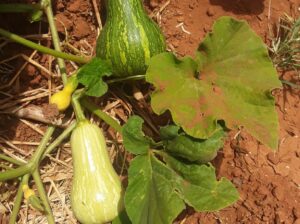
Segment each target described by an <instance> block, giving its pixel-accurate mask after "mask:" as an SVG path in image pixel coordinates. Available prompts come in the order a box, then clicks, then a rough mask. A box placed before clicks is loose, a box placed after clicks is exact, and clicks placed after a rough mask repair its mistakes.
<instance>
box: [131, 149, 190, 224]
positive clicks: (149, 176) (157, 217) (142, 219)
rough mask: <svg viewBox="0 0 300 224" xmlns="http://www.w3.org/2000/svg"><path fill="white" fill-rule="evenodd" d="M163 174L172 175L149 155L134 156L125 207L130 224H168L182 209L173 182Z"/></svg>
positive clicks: (182, 205)
mask: <svg viewBox="0 0 300 224" xmlns="http://www.w3.org/2000/svg"><path fill="white" fill-rule="evenodd" d="M153 168H156V169H158V170H159V171H158V172H157V171H154V170H153ZM164 172H167V173H169V174H170V172H171V171H170V170H169V169H168V168H167V167H166V166H165V165H164V164H162V163H161V162H160V161H158V160H157V159H156V158H155V157H153V156H151V155H150V154H148V155H140V156H137V157H136V158H135V159H134V160H133V161H132V162H131V165H130V168H129V174H128V179H129V185H128V187H127V189H126V193H125V206H126V211H127V213H128V216H129V218H130V219H131V221H132V223H133V224H141V223H142V224H153V223H155V224H170V223H172V221H173V220H174V219H175V218H176V217H177V216H178V214H179V213H180V212H181V211H182V210H183V209H184V207H185V205H184V203H183V201H182V199H181V198H180V197H179V196H178V194H177V193H176V191H175V188H174V186H173V185H172V182H170V181H169V180H168V179H166V178H165V176H164V175H162V173H164Z"/></svg>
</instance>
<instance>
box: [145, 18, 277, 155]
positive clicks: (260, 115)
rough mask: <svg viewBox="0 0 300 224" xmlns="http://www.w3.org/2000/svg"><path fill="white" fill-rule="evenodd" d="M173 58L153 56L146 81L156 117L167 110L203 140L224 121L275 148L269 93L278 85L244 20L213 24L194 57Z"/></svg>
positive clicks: (260, 44) (262, 48) (274, 119)
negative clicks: (149, 86) (152, 89)
mask: <svg viewBox="0 0 300 224" xmlns="http://www.w3.org/2000/svg"><path fill="white" fill-rule="evenodd" d="M196 55H197V56H196V59H195V60H193V59H192V58H189V57H186V58H183V59H182V60H179V59H177V58H176V57H175V56H174V55H173V54H171V53H162V54H159V55H156V56H154V57H152V58H151V60H150V62H149V68H148V70H147V73H146V80H147V81H148V82H150V83H152V84H153V85H154V86H155V87H156V90H155V92H154V93H153V94H152V96H151V106H152V108H153V110H154V112H155V113H157V114H162V113H164V112H165V111H166V110H170V112H171V114H172V117H173V120H174V122H175V123H176V124H177V125H178V126H181V127H182V128H183V129H184V131H185V132H186V133H187V134H189V135H191V136H193V137H195V138H201V139H205V138H208V137H210V136H211V135H213V134H214V133H215V131H216V129H217V128H218V125H217V121H218V120H224V121H225V123H226V126H227V127H228V128H230V129H235V128H238V127H239V126H243V127H244V128H245V129H246V130H247V131H248V132H249V133H250V134H252V135H253V136H254V137H256V138H257V139H258V140H259V141H261V142H262V143H264V144H266V145H267V146H269V147H270V148H272V149H277V145H278V132H279V125H278V118H277V113H276V110H275V107H274V104H275V103H274V98H273V97H272V96H271V94H270V92H271V90H272V89H274V88H279V87H281V83H280V81H279V80H278V77H277V73H276V70H275V69H274V67H273V65H272V62H271V60H270V59H269V57H268V51H267V48H266V46H265V45H264V43H263V42H262V40H261V39H260V38H259V37H258V36H257V35H256V34H255V33H254V32H253V31H252V30H251V28H250V27H249V25H248V24H247V23H246V22H244V21H237V20H234V19H232V18H230V17H223V18H221V19H219V20H217V21H216V23H215V25H214V27H213V32H212V33H211V34H209V35H208V36H207V37H206V38H205V40H204V41H203V43H202V44H200V46H199V49H198V51H197V53H196Z"/></svg>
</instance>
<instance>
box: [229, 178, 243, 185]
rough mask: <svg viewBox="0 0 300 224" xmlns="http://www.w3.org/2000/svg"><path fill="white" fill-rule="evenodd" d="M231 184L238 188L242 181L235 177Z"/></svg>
mask: <svg viewBox="0 0 300 224" xmlns="http://www.w3.org/2000/svg"><path fill="white" fill-rule="evenodd" d="M232 182H233V184H234V185H235V186H237V187H240V186H242V184H243V182H242V180H241V179H240V178H237V177H234V178H233V180H232Z"/></svg>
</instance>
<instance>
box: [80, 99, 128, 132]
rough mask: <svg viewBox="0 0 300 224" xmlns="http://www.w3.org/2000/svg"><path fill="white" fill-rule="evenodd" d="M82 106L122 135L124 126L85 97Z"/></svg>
mask: <svg viewBox="0 0 300 224" xmlns="http://www.w3.org/2000/svg"><path fill="white" fill-rule="evenodd" d="M80 102H81V104H82V106H84V107H85V108H86V109H87V110H89V111H90V112H91V113H93V114H95V115H96V116H98V117H99V118H100V119H102V120H103V121H104V122H105V123H107V124H109V125H110V126H111V127H113V128H114V129H115V130H116V131H118V132H119V133H121V134H122V126H121V125H120V124H118V122H116V121H115V120H114V119H113V118H111V117H110V116H109V115H107V114H106V113H104V112H103V111H102V110H100V109H99V108H98V107H97V106H96V105H95V104H93V103H92V102H90V101H89V100H88V99H87V98H86V97H84V98H83V99H82V100H81V101H80Z"/></svg>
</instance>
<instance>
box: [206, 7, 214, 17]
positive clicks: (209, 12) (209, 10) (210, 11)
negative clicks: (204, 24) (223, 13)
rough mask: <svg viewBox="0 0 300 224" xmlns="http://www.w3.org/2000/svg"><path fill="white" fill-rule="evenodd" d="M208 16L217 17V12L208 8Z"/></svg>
mask: <svg viewBox="0 0 300 224" xmlns="http://www.w3.org/2000/svg"><path fill="white" fill-rule="evenodd" d="M206 14H207V15H208V16H209V17H211V16H214V15H215V12H214V11H213V10H212V8H208V9H207V11H206Z"/></svg>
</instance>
